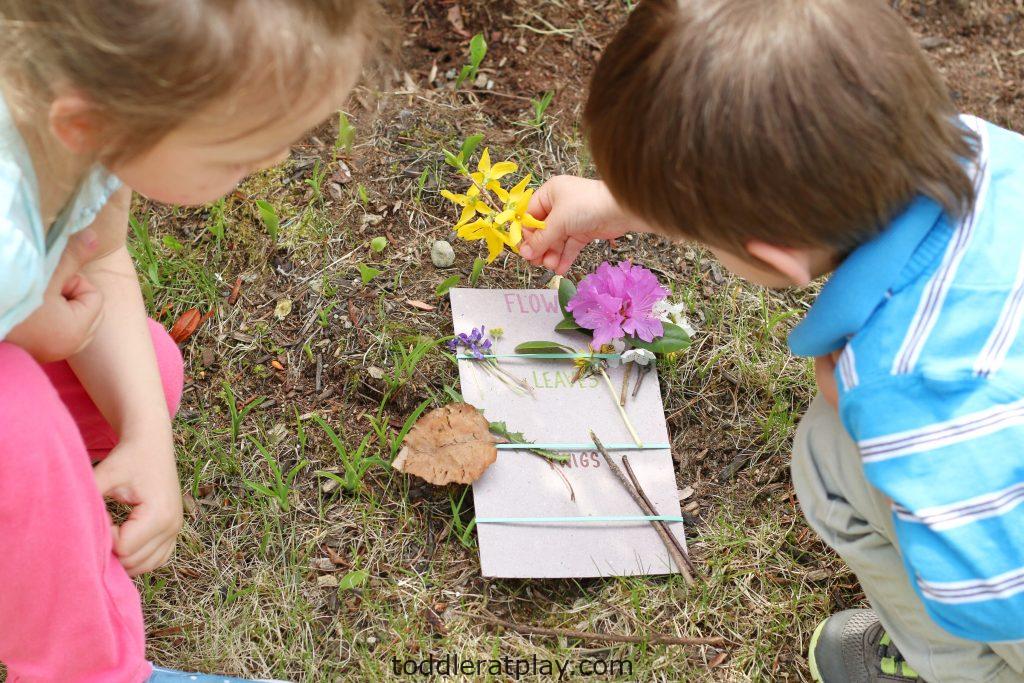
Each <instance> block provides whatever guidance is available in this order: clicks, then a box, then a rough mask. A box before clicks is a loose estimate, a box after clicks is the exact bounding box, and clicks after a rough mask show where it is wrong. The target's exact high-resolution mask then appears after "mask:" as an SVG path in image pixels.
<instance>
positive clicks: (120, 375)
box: [68, 190, 182, 575]
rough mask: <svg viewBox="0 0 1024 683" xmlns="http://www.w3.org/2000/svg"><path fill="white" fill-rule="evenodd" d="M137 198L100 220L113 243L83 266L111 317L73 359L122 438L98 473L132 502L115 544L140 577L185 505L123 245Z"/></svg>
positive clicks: (113, 205)
mask: <svg viewBox="0 0 1024 683" xmlns="http://www.w3.org/2000/svg"><path fill="white" fill-rule="evenodd" d="M130 197H131V195H130V192H128V191H127V190H124V191H122V192H120V193H118V195H115V197H114V198H113V199H112V200H111V201H110V203H109V204H108V206H107V207H106V208H105V209H104V210H103V212H101V213H100V215H99V216H98V217H97V219H96V222H95V223H94V224H93V228H94V229H95V230H96V232H97V233H98V234H100V235H103V237H102V238H101V239H102V240H103V241H104V242H105V244H104V247H103V250H104V251H108V250H109V249H111V248H112V249H113V251H110V253H108V254H107V255H105V256H103V257H101V258H99V259H98V260H95V261H93V262H91V263H89V264H87V265H86V266H85V267H84V268H83V271H84V272H85V274H86V275H87V277H88V278H89V280H90V281H91V282H92V283H93V284H94V285H95V286H96V288H97V289H99V290H100V292H102V293H103V296H104V315H103V320H102V322H101V323H100V325H99V327H98V328H97V330H96V334H95V337H94V339H93V342H92V343H91V344H90V345H89V346H88V347H87V348H86V349H85V350H83V351H81V352H80V353H78V354H77V355H75V356H73V357H72V358H70V359H69V360H68V363H69V364H70V365H71V368H72V369H73V370H74V372H75V374H76V375H77V376H78V378H79V380H80V381H81V382H82V386H83V387H85V389H86V391H87V392H88V393H89V396H90V397H91V398H92V399H93V402H94V403H95V404H96V406H97V407H98V408H99V410H100V412H101V413H102V414H103V416H104V417H105V418H106V419H107V421H108V422H109V423H110V425H111V426H112V427H113V428H114V430H115V431H116V433H117V434H118V436H119V439H120V440H119V443H118V445H117V446H116V447H115V448H114V450H113V451H111V453H110V455H109V456H107V458H106V459H105V460H104V461H103V462H102V463H100V464H99V465H98V466H97V467H96V469H95V476H96V483H97V487H98V488H99V489H100V492H101V493H103V494H104V495H105V496H107V497H111V498H114V499H115V500H119V501H121V502H123V503H127V504H128V505H131V506H133V509H132V512H131V515H130V516H129V518H128V520H127V521H125V522H124V524H122V525H121V527H120V529H119V530H118V531H117V532H116V533H115V543H114V550H115V552H116V553H117V554H118V556H119V558H120V560H121V563H122V564H123V565H124V566H125V569H126V570H128V572H129V573H130V574H132V575H136V574H140V573H143V572H146V571H150V570H151V569H154V568H156V567H158V566H160V565H161V564H163V563H164V562H166V561H167V559H168V558H169V557H170V554H171V552H172V550H173V548H174V540H175V538H176V536H177V534H178V531H179V530H180V529H181V524H182V508H181V491H180V487H179V482H178V474H177V469H176V466H175V459H174V445H173V440H172V436H171V422H170V417H169V415H168V412H167V400H166V397H165V394H164V389H163V384H162V380H161V377H160V372H159V370H158V369H157V364H156V354H155V352H154V350H153V342H152V337H151V335H150V331H149V326H148V323H147V316H146V311H145V306H144V304H143V299H142V292H141V291H140V289H139V281H138V276H137V275H136V273H135V268H134V266H133V264H132V260H131V257H130V256H129V254H128V250H127V247H126V246H125V244H124V237H125V234H126V231H127V224H128V206H129V202H130ZM110 236H113V237H110ZM118 243H119V246H118Z"/></svg>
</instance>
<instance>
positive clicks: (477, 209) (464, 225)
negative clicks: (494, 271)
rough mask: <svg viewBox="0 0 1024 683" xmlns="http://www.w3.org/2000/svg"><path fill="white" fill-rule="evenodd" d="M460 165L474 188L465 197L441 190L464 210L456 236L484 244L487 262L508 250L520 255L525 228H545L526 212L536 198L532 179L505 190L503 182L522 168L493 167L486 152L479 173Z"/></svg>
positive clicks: (507, 163)
mask: <svg viewBox="0 0 1024 683" xmlns="http://www.w3.org/2000/svg"><path fill="white" fill-rule="evenodd" d="M460 159H461V156H460ZM452 163H453V164H454V163H456V162H452ZM457 163H458V166H457V168H458V169H459V172H460V173H461V174H462V175H464V176H465V177H467V178H468V179H469V180H470V182H472V185H471V186H470V188H469V189H468V190H467V191H466V194H456V193H453V192H449V191H448V190H441V195H442V196H443V197H445V198H446V199H448V200H449V201H451V202H452V203H453V204H455V205H456V206H457V207H459V208H461V209H462V211H461V213H460V215H459V221H458V223H456V224H455V231H456V234H457V235H458V236H459V237H461V238H462V239H464V240H469V241H483V242H485V243H486V244H487V262H488V263H490V262H492V261H494V259H496V258H498V256H499V255H501V252H503V251H504V250H505V247H508V248H509V249H510V250H511V251H513V252H516V253H518V252H519V243H520V242H522V241H523V228H527V229H530V230H542V229H543V228H544V223H543V221H539V220H537V219H536V218H534V217H533V216H531V215H530V214H529V213H527V212H526V209H527V207H528V206H529V205H530V199H531V198H532V197H533V190H532V189H527V186H528V185H529V184H530V181H531V180H532V176H530V175H527V176H526V177H525V178H523V179H522V180H520V181H519V183H518V184H516V185H515V186H514V187H512V188H511V189H508V190H506V189H505V188H504V187H502V184H501V179H502V178H504V177H505V176H507V175H509V174H511V173H515V172H516V171H517V170H518V168H519V166H518V165H516V163H515V162H512V161H499V162H498V163H496V164H491V154H490V151H489V150H487V149H484V151H483V153H482V154H481V155H480V162H479V163H478V164H477V170H476V172H470V171H469V169H467V168H466V167H465V166H464V165H463V164H462V162H461V161H459V162H457ZM498 201H500V202H501V204H500V205H499V204H498ZM474 218H475V219H476V220H473V219H474Z"/></svg>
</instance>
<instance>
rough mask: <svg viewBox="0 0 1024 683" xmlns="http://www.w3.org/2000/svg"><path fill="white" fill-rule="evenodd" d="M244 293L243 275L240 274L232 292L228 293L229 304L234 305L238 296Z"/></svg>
mask: <svg viewBox="0 0 1024 683" xmlns="http://www.w3.org/2000/svg"><path fill="white" fill-rule="evenodd" d="M241 293H242V276H241V275H239V276H238V277H236V278H235V284H234V286H233V287H232V288H231V293H230V294H228V306H234V305H235V303H236V302H237V301H238V296H239V295H240V294H241Z"/></svg>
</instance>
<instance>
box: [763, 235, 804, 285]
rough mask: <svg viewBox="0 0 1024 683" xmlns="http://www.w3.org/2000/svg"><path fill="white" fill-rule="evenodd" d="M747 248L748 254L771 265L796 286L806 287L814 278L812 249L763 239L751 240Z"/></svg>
mask: <svg viewBox="0 0 1024 683" xmlns="http://www.w3.org/2000/svg"><path fill="white" fill-rule="evenodd" d="M746 248H747V253H748V254H750V255H751V256H753V257H754V258H755V259H757V260H758V261H761V262H762V263H764V264H765V265H767V266H769V267H771V268H772V269H773V270H775V271H776V272H778V273H779V274H781V275H782V276H783V277H785V278H786V279H787V280H789V281H790V283H791V284H792V285H794V286H796V287H805V286H807V285H809V284H811V281H812V280H813V279H814V275H813V273H812V269H813V267H814V265H813V263H812V254H811V252H810V251H807V250H803V249H793V248H790V247H780V246H778V245H776V244H768V243H767V242H762V241H761V240H750V241H749V242H747V244H746Z"/></svg>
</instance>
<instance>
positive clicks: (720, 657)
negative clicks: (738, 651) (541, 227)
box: [708, 652, 729, 669]
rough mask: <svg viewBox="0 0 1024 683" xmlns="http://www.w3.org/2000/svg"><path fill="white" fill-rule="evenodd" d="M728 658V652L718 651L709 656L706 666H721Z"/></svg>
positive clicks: (711, 667) (710, 667)
mask: <svg viewBox="0 0 1024 683" xmlns="http://www.w3.org/2000/svg"><path fill="white" fill-rule="evenodd" d="M728 658H729V653H728V652H719V653H718V654H717V655H715V656H714V657H712V658H711V661H709V662H708V668H709V669H714V668H715V667H718V666H721V665H722V664H723V663H724V662H725V660H726V659H728Z"/></svg>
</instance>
